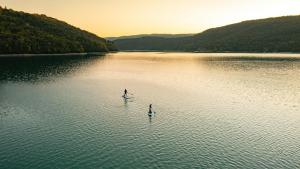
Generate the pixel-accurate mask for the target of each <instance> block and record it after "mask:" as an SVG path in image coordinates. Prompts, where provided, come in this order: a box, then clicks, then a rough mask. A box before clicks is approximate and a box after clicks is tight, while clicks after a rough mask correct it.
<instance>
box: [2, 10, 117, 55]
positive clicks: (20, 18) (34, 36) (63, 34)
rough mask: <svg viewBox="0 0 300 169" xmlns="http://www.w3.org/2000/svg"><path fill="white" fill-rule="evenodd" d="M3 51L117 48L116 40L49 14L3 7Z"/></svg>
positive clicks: (80, 50) (26, 51)
mask: <svg viewBox="0 0 300 169" xmlns="http://www.w3.org/2000/svg"><path fill="white" fill-rule="evenodd" d="M0 39H1V41H0V54H24V53H28V54H38V53H46V54H48V53H50V54H51V53H80V52H107V51H110V50H115V47H114V45H113V44H112V42H109V41H107V40H105V39H103V38H100V37H98V36H96V35H94V34H92V33H89V32H87V31H83V30H81V29H79V28H76V27H74V26H71V25H69V24H67V23H65V22H62V21H59V20H57V19H54V18H50V17H47V16H45V15H37V14H28V13H24V12H17V11H14V10H11V9H3V8H1V7H0Z"/></svg>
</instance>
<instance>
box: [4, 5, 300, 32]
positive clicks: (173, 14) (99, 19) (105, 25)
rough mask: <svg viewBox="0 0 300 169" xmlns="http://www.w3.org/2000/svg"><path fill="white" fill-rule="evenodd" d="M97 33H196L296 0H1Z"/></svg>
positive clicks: (268, 13) (280, 9) (273, 11)
mask: <svg viewBox="0 0 300 169" xmlns="http://www.w3.org/2000/svg"><path fill="white" fill-rule="evenodd" d="M0 5H1V6H7V7H8V8H12V9H15V10H21V11H25V12H30V13H40V14H41V13H42V14H46V15H48V16H51V17H54V18H58V19H60V20H64V21H66V22H68V23H70V24H72V25H75V26H77V27H80V28H82V29H85V30H88V31H91V32H93V33H96V34H98V35H99V36H102V37H107V36H119V35H132V34H144V33H198V32H201V31H203V30H205V29H208V28H211V27H217V26H222V25H226V24H230V23H235V22H239V21H243V20H248V19H257V18H265V17H272V16H282V15H298V14H300V0H0Z"/></svg>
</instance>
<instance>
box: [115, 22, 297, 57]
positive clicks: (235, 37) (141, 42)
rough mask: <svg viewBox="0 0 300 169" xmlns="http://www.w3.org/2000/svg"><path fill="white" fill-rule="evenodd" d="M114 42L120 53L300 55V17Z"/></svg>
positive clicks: (242, 23)
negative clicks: (170, 52) (294, 53)
mask: <svg viewBox="0 0 300 169" xmlns="http://www.w3.org/2000/svg"><path fill="white" fill-rule="evenodd" d="M114 42H115V43H116V46H117V47H118V48H119V49H120V50H163V51H168V50H172V51H200V52H300V16H286V17H277V18H267V19H260V20H252V21H244V22H240V23H237V24H232V25H228V26H223V27H219V28H213V29H209V30H207V31H204V32H202V33H199V34H197V35H194V36H191V37H183V38H182V37H181V38H162V37H157V38H151V37H143V38H135V39H120V40H116V41H114Z"/></svg>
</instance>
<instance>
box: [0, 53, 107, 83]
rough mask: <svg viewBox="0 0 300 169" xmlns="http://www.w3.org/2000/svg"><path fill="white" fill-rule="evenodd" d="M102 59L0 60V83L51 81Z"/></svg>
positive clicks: (88, 57) (90, 57)
mask: <svg viewBox="0 0 300 169" xmlns="http://www.w3.org/2000/svg"><path fill="white" fill-rule="evenodd" d="M104 57H105V54H98V55H72V56H42V57H38V56H34V57H14V58H0V81H13V82H18V81H25V82H43V81H51V80H55V78H56V77H60V76H65V75H66V74H71V73H74V72H76V71H78V70H79V69H81V68H83V67H87V66H88V65H89V64H92V63H93V62H94V61H95V60H99V59H104Z"/></svg>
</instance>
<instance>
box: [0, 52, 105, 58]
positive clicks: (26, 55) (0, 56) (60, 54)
mask: <svg viewBox="0 0 300 169" xmlns="http://www.w3.org/2000/svg"><path fill="white" fill-rule="evenodd" d="M106 53H107V52H90V53H54V54H0V58H8V57H35V56H84V55H103V54H106Z"/></svg>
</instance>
